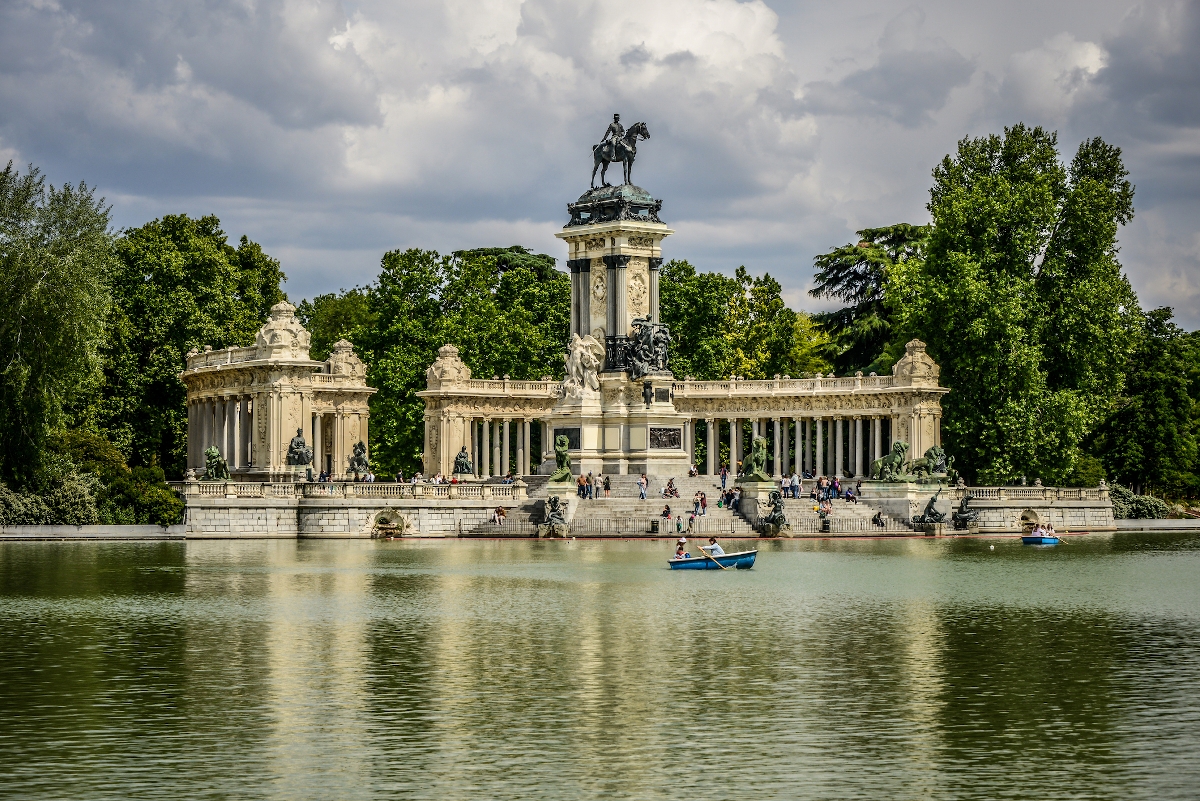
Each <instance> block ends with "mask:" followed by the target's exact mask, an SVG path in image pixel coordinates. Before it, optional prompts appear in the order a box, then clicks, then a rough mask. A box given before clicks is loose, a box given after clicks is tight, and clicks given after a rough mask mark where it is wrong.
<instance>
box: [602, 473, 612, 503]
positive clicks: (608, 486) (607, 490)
mask: <svg viewBox="0 0 1200 801" xmlns="http://www.w3.org/2000/svg"><path fill="white" fill-rule="evenodd" d="M611 496H612V483H611V482H610V481H609V480H608V476H605V477H604V497H605V498H609V497H611Z"/></svg>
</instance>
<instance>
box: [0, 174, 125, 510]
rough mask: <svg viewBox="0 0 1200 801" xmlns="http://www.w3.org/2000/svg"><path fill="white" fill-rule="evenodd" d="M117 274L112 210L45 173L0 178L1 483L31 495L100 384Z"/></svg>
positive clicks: (88, 190)
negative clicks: (61, 436) (71, 410)
mask: <svg viewBox="0 0 1200 801" xmlns="http://www.w3.org/2000/svg"><path fill="white" fill-rule="evenodd" d="M112 264H113V248H112V237H111V235H110V233H109V210H108V208H107V207H106V206H105V205H104V200H103V199H97V198H96V197H95V196H94V190H93V189H91V188H90V187H88V186H87V185H85V184H83V183H80V184H79V185H78V186H74V187H73V186H71V185H70V184H64V185H63V186H62V187H61V188H59V189H55V188H54V187H53V186H47V185H46V183H45V179H44V178H43V177H42V176H41V175H40V174H39V172H38V170H37V168H36V167H33V166H32V165H30V167H29V169H28V171H27V172H26V173H25V174H24V175H22V174H20V173H19V172H18V171H17V170H15V169H13V166H12V162H11V161H10V162H9V163H8V166H6V167H5V169H4V170H3V172H0V296H3V297H4V299H5V303H6V304H7V305H6V308H5V310H4V314H2V315H0V421H2V422H0V478H3V479H4V480H6V481H8V482H9V483H12V484H13V485H14V486H16V487H23V486H27V485H31V484H32V483H33V482H34V481H35V480H36V479H37V475H38V472H39V471H40V470H42V469H43V467H44V454H45V447H46V442H47V439H48V438H49V436H50V434H51V432H52V431H53V429H55V428H56V427H58V426H60V425H63V424H64V423H66V422H67V412H68V407H69V406H70V404H71V403H72V402H73V401H74V400H75V399H76V398H78V397H79V396H80V395H81V393H83V392H85V391H86V390H87V389H88V388H89V387H94V386H95V385H96V384H97V382H98V380H99V375H100V373H99V367H100V358H99V350H100V347H101V344H102V342H103V337H104V320H105V316H106V314H107V311H108V307H109V292H108V288H107V286H106V284H105V276H106V274H107V272H108V271H109V269H110V268H111V266H112Z"/></svg>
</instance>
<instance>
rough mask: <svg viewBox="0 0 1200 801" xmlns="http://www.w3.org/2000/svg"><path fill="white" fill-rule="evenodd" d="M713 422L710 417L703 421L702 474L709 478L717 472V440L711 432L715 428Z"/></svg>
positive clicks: (713, 432)
mask: <svg viewBox="0 0 1200 801" xmlns="http://www.w3.org/2000/svg"><path fill="white" fill-rule="evenodd" d="M715 422H716V420H715V419H714V418H712V417H709V418H707V419H705V421H704V444H705V448H704V472H705V474H706V475H709V476H711V475H715V474H716V471H717V468H716V463H717V454H716V450H717V438H716V436H714V434H715V433H716V432H715V431H714V430H713V429H715V428H716V426H715V425H714V423H715Z"/></svg>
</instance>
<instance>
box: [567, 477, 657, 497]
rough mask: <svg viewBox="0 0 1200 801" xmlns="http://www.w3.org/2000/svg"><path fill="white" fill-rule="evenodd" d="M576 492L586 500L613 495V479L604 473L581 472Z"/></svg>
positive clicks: (577, 479) (577, 480)
mask: <svg viewBox="0 0 1200 801" xmlns="http://www.w3.org/2000/svg"><path fill="white" fill-rule="evenodd" d="M642 478H645V476H642ZM575 492H576V493H577V494H578V495H579V497H580V498H583V499H584V500H596V499H597V498H601V497H604V498H608V497H610V496H611V495H612V480H611V479H609V477H608V476H606V475H604V474H603V473H596V474H595V475H592V474H591V473H588V474H587V475H586V476H585V475H583V474H582V473H581V474H580V475H579V477H578V478H576V479H575ZM601 493H603V495H602V494H601ZM643 497H645V496H643Z"/></svg>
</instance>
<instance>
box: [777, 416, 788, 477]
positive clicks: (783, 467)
mask: <svg viewBox="0 0 1200 801" xmlns="http://www.w3.org/2000/svg"><path fill="white" fill-rule="evenodd" d="M779 422H780V423H782V426H781V428H782V432H784V433H782V438H784V439H781V440H780V442H779V453H780V458H781V459H782V462H780V463H779V472H780V476H786V475H788V474H787V466H788V457H790V454H788V451H790V450H791V442H790V441H788V440H790V439H791V432H790V430H788V424H790V423H791V420H790V418H788V417H780V418H779Z"/></svg>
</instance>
